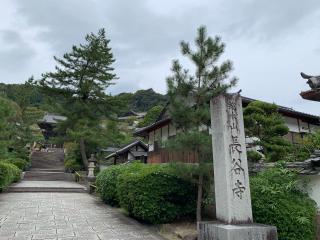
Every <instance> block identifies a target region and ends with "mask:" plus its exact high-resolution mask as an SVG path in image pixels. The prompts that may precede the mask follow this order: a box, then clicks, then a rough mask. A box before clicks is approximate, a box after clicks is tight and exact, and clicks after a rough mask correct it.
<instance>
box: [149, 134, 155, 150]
mask: <svg viewBox="0 0 320 240" xmlns="http://www.w3.org/2000/svg"><path fill="white" fill-rule="evenodd" d="M148 145H149V152H152V151H153V150H154V132H153V131H152V132H149V142H148Z"/></svg>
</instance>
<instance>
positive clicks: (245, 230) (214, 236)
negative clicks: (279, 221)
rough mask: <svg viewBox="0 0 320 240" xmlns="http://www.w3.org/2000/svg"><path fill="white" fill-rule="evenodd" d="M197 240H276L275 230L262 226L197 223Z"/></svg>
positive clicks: (272, 227)
mask: <svg viewBox="0 0 320 240" xmlns="http://www.w3.org/2000/svg"><path fill="white" fill-rule="evenodd" d="M198 231H199V232H198V240H277V239H278V234H277V228H276V227H274V226H268V225H262V224H239V225H229V224H224V223H221V222H199V223H198Z"/></svg>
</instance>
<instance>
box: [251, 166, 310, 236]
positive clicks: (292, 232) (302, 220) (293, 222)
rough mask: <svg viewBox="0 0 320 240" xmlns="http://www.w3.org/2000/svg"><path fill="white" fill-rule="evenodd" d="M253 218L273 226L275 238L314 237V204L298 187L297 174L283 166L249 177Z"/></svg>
mask: <svg viewBox="0 0 320 240" xmlns="http://www.w3.org/2000/svg"><path fill="white" fill-rule="evenodd" d="M250 183H251V184H250V185H251V196H252V208H253V217H254V221H255V222H258V223H263V224H268V225H273V226H276V227H277V230H278V235H279V240H314V239H315V216H316V204H315V202H314V201H313V200H311V199H310V198H309V197H308V196H307V195H306V194H304V193H303V192H301V191H300V190H299V187H298V180H297V175H296V174H295V173H293V172H291V171H289V170H287V169H284V168H275V169H270V170H267V171H265V172H262V173H260V174H258V175H257V176H254V177H251V179H250Z"/></svg>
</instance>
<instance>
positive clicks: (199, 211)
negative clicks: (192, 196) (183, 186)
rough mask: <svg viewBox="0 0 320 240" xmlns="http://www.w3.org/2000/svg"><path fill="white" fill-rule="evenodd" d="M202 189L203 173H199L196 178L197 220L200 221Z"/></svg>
mask: <svg viewBox="0 0 320 240" xmlns="http://www.w3.org/2000/svg"><path fill="white" fill-rule="evenodd" d="M202 191H203V173H200V174H199V178H198V199H197V222H200V221H201V207H202Z"/></svg>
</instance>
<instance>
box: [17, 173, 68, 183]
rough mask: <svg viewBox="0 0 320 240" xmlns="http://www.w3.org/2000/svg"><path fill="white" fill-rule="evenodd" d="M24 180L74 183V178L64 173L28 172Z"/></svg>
mask: <svg viewBox="0 0 320 240" xmlns="http://www.w3.org/2000/svg"><path fill="white" fill-rule="evenodd" d="M23 179H24V180H25V181H59V180H61V181H73V180H74V176H73V174H71V173H65V172H62V171H60V172H57V171H26V172H25V174H24V178H23Z"/></svg>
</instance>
